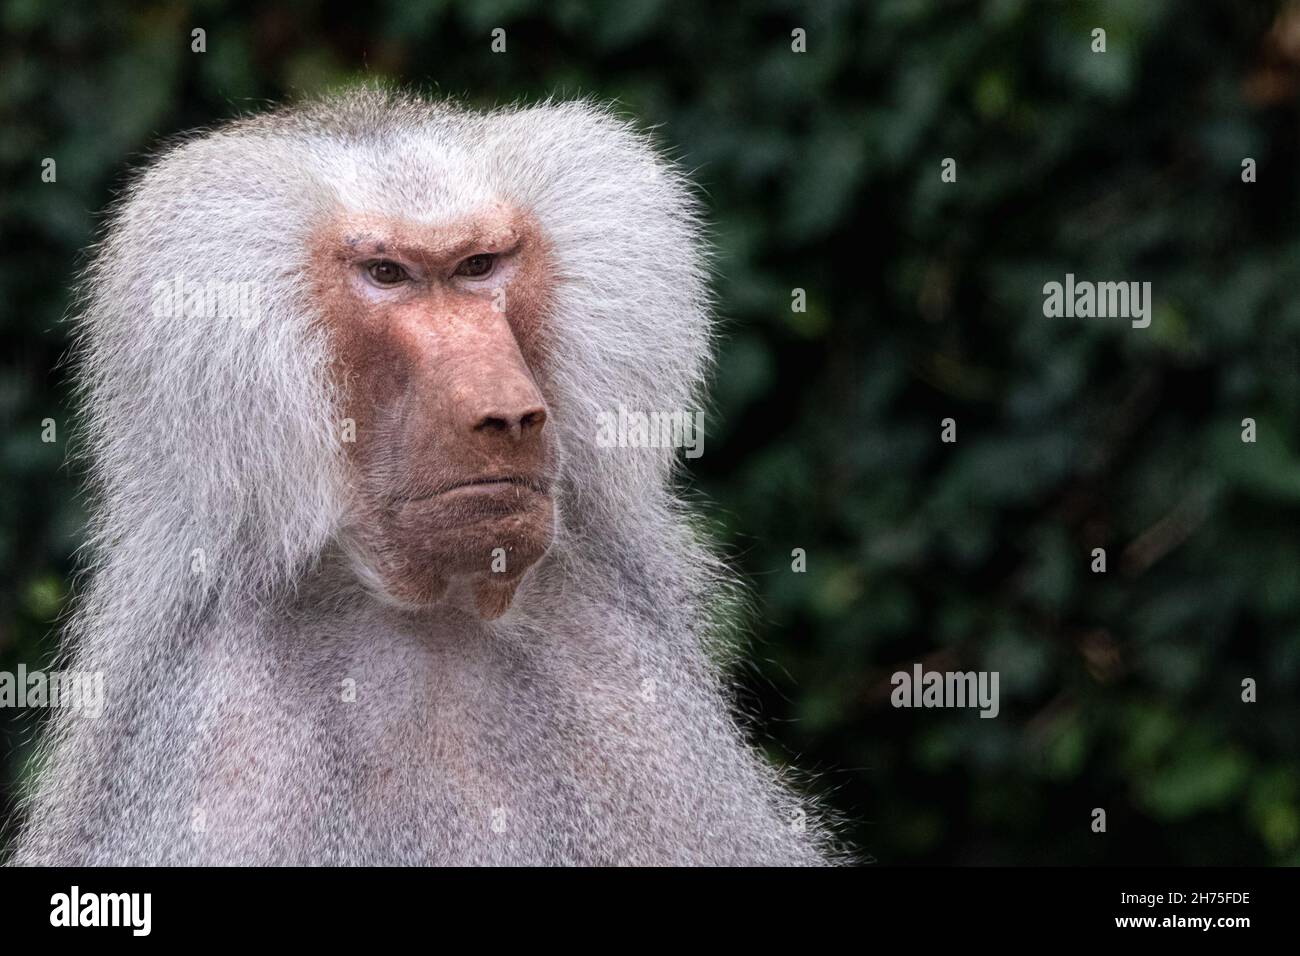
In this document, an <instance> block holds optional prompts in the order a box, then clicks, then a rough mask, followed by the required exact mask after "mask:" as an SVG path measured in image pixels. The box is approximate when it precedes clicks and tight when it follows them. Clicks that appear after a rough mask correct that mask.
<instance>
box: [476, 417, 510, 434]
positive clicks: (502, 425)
mask: <svg viewBox="0 0 1300 956" xmlns="http://www.w3.org/2000/svg"><path fill="white" fill-rule="evenodd" d="M509 428H510V424H509V423H508V422H507V421H506V420H505V419H504V418H498V417H497V416H496V415H484V416H483V417H482V418H481V419H479V423H478V424H477V425H475V426H474V431H476V432H503V431H507V430H509Z"/></svg>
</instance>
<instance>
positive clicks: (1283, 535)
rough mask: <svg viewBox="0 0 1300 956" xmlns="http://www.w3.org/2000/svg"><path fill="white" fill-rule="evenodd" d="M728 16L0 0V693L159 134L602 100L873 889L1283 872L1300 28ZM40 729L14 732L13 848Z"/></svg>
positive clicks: (782, 704)
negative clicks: (713, 267)
mask: <svg viewBox="0 0 1300 956" xmlns="http://www.w3.org/2000/svg"><path fill="white" fill-rule="evenodd" d="M745 7H746V10H745V12H743V13H741V12H738V11H736V10H735V9H730V10H728V8H727V7H726V6H720V7H716V8H715V7H712V6H710V5H708V4H699V3H692V2H676V0H636V2H620V3H611V4H608V5H583V4H578V3H575V2H566V0H559V2H553V3H546V4H530V3H523V2H475V3H463V4H462V3H456V4H453V3H442V2H433V3H427V2H426V3H416V2H381V3H376V4H345V3H320V2H305V0H304V2H289V3H278V4H260V3H258V4H247V5H245V4H238V5H225V4H214V3H192V4H184V3H144V4H131V5H125V4H117V3H104V4H97V5H95V6H94V7H93V8H92V7H91V6H89V5H81V4H75V3H73V4H51V3H48V2H43V0H0V18H2V20H3V35H4V38H3V41H2V43H3V45H2V47H0V50H2V53H0V56H2V59H0V119H2V122H3V136H2V137H0V166H2V167H3V181H4V190H3V193H2V194H0V248H2V249H3V257H2V259H0V426H3V428H2V431H0V495H2V497H0V582H2V583H0V670H13V669H14V668H15V667H16V666H17V664H18V662H20V661H22V662H25V663H26V664H27V665H28V666H29V667H37V666H41V665H42V664H43V663H45V662H47V661H48V659H49V655H50V654H51V653H52V652H53V649H54V646H55V642H56V640H57V619H58V616H59V614H60V612H61V611H62V610H63V609H65V608H66V606H67V601H68V599H69V595H70V593H71V587H72V578H71V575H72V571H73V568H74V558H73V552H74V549H75V548H76V547H77V545H78V542H79V540H80V534H81V527H82V521H83V514H82V511H81V504H80V502H79V501H78V498H77V495H76V488H77V476H76V474H74V473H73V472H71V471H70V470H69V468H68V467H67V466H66V465H65V463H64V455H65V450H66V449H65V445H64V441H63V436H64V435H65V434H66V431H67V424H68V422H69V418H70V414H71V407H70V404H69V400H68V382H67V378H66V373H65V371H64V370H63V369H61V368H60V367H59V361H60V358H61V356H62V355H63V353H64V350H65V348H66V344H67V327H66V324H65V323H64V322H63V321H62V316H63V314H64V310H65V308H66V306H67V296H68V290H69V288H70V285H71V283H72V282H73V279H74V276H75V273H76V270H77V268H78V267H79V265H80V264H81V263H82V262H83V261H84V260H83V259H82V258H81V256H82V250H84V248H85V247H86V246H87V244H88V243H89V242H90V241H91V240H92V238H93V237H94V235H95V234H96V228H97V224H98V223H99V222H100V213H101V212H102V210H103V209H104V207H105V206H106V204H107V203H108V202H109V201H110V200H111V198H112V196H113V194H114V191H115V190H116V189H119V188H120V187H121V186H122V185H123V183H124V182H126V181H127V180H128V177H129V174H130V170H131V169H132V168H133V166H135V165H138V164H139V163H140V162H141V161H142V159H143V158H144V157H145V156H147V155H148V153H149V151H150V150H151V149H153V148H155V147H156V146H157V144H158V143H159V141H160V139H161V138H162V137H165V136H169V135H171V134H174V133H177V132H180V131H183V130H186V129H189V128H193V127H195V126H200V125H206V124H211V123H213V122H215V121H219V120H221V119H224V118H227V117H231V116H234V115H236V114H238V113H240V112H246V111H249V110H253V109H256V108H258V107H260V106H261V105H263V104H264V103H266V102H268V101H278V100H281V99H283V98H285V97H289V96H294V95H299V94H305V93H311V92H314V91H319V90H322V89H326V88H330V87H334V86H338V85H341V84H347V83H349V82H355V81H357V80H358V79H359V78H364V77H371V78H389V79H392V80H395V81H398V82H401V83H403V84H406V85H414V86H417V87H419V88H422V89H424V90H426V91H430V92H442V93H450V94H455V95H459V96H463V97H465V98H466V99H468V100H469V101H470V102H472V103H475V104H479V105H483V106H491V105H493V104H496V103H502V102H506V101H511V100H514V99H517V98H521V97H522V98H529V99H531V98H538V97H544V96H547V95H551V94H557V95H574V94H594V95H597V96H599V97H602V98H607V99H608V98H616V99H618V100H619V101H620V102H621V103H622V105H623V107H624V108H625V109H626V110H627V111H628V112H629V113H630V114H631V115H633V116H635V117H637V118H638V119H639V120H640V121H641V122H643V123H645V124H647V125H655V126H657V127H658V134H657V135H658V136H659V137H660V139H661V141H662V142H663V143H664V144H665V145H666V146H667V147H669V148H671V149H672V150H673V151H674V153H675V154H676V155H677V156H679V157H680V158H681V160H682V161H683V162H684V164H685V165H686V166H687V167H688V168H690V169H691V170H693V171H694V177H695V179H696V181H697V182H698V183H699V184H700V187H701V189H702V191H703V193H704V195H705V198H706V202H707V206H708V209H709V214H710V217H711V219H712V222H713V224H714V230H715V239H716V242H717V245H718V248H719V252H720V258H719V262H718V273H719V278H718V283H717V290H718V293H719V295H720V300H721V313H722V316H723V318H724V320H725V323H726V325H725V327H726V338H725V344H724V347H723V349H722V353H721V359H720V362H719V366H718V373H717V380H716V387H715V390H714V394H715V398H716V407H715V409H714V412H713V414H711V415H710V416H709V418H708V428H707V439H706V444H705V453H704V457H703V458H701V459H699V460H698V461H696V462H694V463H692V472H693V479H692V487H693V492H694V493H695V494H696V495H697V496H698V497H699V498H700V499H701V500H702V501H704V502H707V503H708V505H707V510H708V513H709V514H710V515H711V516H712V517H713V518H714V519H715V520H716V522H717V528H718V533H719V535H720V537H721V538H722V540H723V541H724V542H725V544H726V546H727V549H728V554H729V555H730V556H731V558H732V560H733V562H734V563H735V565H736V566H737V568H738V569H739V570H740V571H741V572H742V573H743V574H744V576H745V577H746V578H747V581H748V583H749V584H750V585H751V587H752V589H753V595H754V598H755V601H754V603H755V609H756V613H755V618H754V626H753V630H754V634H755V640H754V643H753V647H752V654H751V660H752V663H751V664H750V665H749V666H747V667H746V668H745V669H744V671H743V673H742V674H741V678H742V681H743V684H744V693H743V700H744V704H745V706H746V707H747V708H748V709H750V710H751V711H753V712H754V714H755V720H756V729H757V730H758V732H759V735H760V737H761V739H762V740H763V741H764V743H765V745H766V746H768V747H769V749H770V750H771V752H772V753H773V755H774V756H776V757H778V758H780V759H788V760H793V761H794V762H796V763H797V764H798V765H800V766H801V767H804V768H806V769H809V770H813V771H815V772H816V773H817V775H818V776H817V780H816V783H815V784H814V786H815V788H816V789H817V790H819V791H820V792H821V793H823V794H824V795H825V797H826V799H827V801H828V802H829V803H830V804H831V805H832V806H833V807H835V808H837V809H838V810H839V811H840V812H842V813H843V814H844V815H845V817H846V818H847V820H848V835H849V836H850V837H851V838H852V839H853V840H854V841H855V842H856V843H857V844H858V845H859V846H860V847H861V848H862V849H863V851H864V852H865V854H867V855H868V856H869V857H871V858H874V859H876V860H879V861H881V862H885V863H1102V862H1107V863H1131V862H1146V863H1209V862H1227V863H1280V864H1288V863H1289V864H1296V863H1300V706H1298V697H1297V693H1298V692H1300V686H1298V685H1300V560H1297V558H1298V555H1297V539H1298V538H1300V535H1297V520H1298V519H1300V438H1298V433H1300V429H1298V426H1300V374H1298V372H1300V295H1297V292H1296V290H1297V287H1298V285H1300V228H1298V227H1297V213H1300V190H1298V188H1297V182H1298V180H1297V171H1298V170H1300V135H1298V134H1300V123H1298V120H1300V109H1298V108H1297V107H1298V100H1297V96H1298V95H1300V10H1297V8H1296V6H1295V5H1294V4H1290V5H1278V4H1269V3H1242V2H1232V3H1228V2H1225V3H1208V2H1207V3H1201V2H1195V3H1193V2H1186V3H1175V2H1155V0H1140V2H1139V0H1131V2H1114V3H1100V2H1061V3H1048V2H1042V3H1032V2H1015V0H1002V2H985V3H924V2H915V0H907V2H904V0H879V2H877V0H873V2H870V3H868V2H865V0H858V2H846V0H827V2H822V3H807V4H797V3H781V2H753V3H748V4H746V5H745ZM498 26H499V27H504V28H505V29H506V31H507V52H506V53H504V54H495V55H494V54H493V53H492V52H490V31H491V30H492V29H493V28H494V27H498ZM195 27H202V28H204V29H205V30H206V31H207V52H206V53H202V54H197V53H192V52H191V51H190V31H191V30H192V29H193V28H195ZM796 27H801V28H803V29H805V30H806V31H807V36H808V41H807V44H808V45H807V53H805V54H796V53H793V52H791V47H790V43H791V39H790V32H791V30H792V29H794V28H796ZM1096 27H1101V28H1104V29H1105V30H1106V33H1107V52H1105V53H1104V54H1099V53H1093V52H1092V50H1091V43H1092V37H1091V31H1092V30H1093V29H1094V28H1096ZM47 156H49V157H53V158H55V159H56V160H57V162H58V181H57V183H54V184H45V183H42V182H41V180H40V172H41V166H40V162H41V159H42V158H44V157H47ZM944 157H953V158H955V159H956V160H957V164H958V181H957V182H956V183H953V184H944V183H941V182H940V176H939V173H940V162H941V160H942V159H943V158H944ZM1244 157H1252V158H1254V159H1255V160H1256V161H1257V164H1258V182H1256V183H1253V184H1247V183H1243V182H1242V180H1241V162H1242V159H1243V158H1244ZM1066 272H1074V273H1075V274H1076V275H1077V276H1078V277H1079V278H1081V279H1095V280H1138V281H1143V280H1145V281H1150V282H1151V283H1152V284H1153V288H1154V295H1155V300H1156V302H1155V313H1154V319H1153V322H1152V325H1151V327H1150V328H1147V329H1133V328H1131V327H1130V326H1129V323H1128V322H1127V321H1126V320H1123V319H1109V320H1107V319H1047V318H1044V316H1043V314H1042V286H1043V283H1044V282H1047V281H1051V280H1061V279H1062V278H1063V277H1064V274H1065V273H1066ZM794 288H803V289H805V290H806V291H807V296H808V309H807V312H806V313H796V312H792V311H791V308H790V301H791V290H792V289H794ZM46 417H53V418H55V419H56V420H57V421H58V423H59V427H60V440H59V442H58V443H57V444H43V443H41V441H40V430H41V426H40V422H41V420H42V419H43V418H46ZM945 417H952V418H954V419H956V421H957V423H958V426H957V427H958V441H957V443H956V444H943V443H941V442H940V441H939V435H940V421H941V419H943V418H945ZM1245 417H1252V418H1254V419H1255V420H1256V421H1257V422H1258V428H1259V439H1258V441H1257V442H1256V443H1255V444H1245V443H1243V442H1242V441H1241V420H1242V419H1243V418H1245ZM796 547H801V548H804V549H806V551H807V555H808V570H807V572H806V573H804V574H796V573H792V571H791V569H790V552H791V549H792V548H796ZM1095 547H1104V548H1105V549H1106V551H1107V560H1108V571H1107V572H1106V573H1105V574H1094V573H1092V572H1091V571H1090V569H1089V563H1090V561H1091V553H1090V552H1091V550H1092V549H1093V548H1095ZM915 661H924V662H925V664H926V666H927V667H930V668H937V669H986V670H996V671H998V672H999V673H1000V675H1001V705H1002V714H1001V716H1000V717H999V718H998V719H996V720H982V719H979V718H978V717H977V715H976V713H975V712H974V711H959V710H930V711H925V710H921V711H917V710H895V709H893V708H891V707H890V706H889V700H888V695H889V691H890V684H889V677H890V674H891V673H892V672H894V671H895V670H897V669H910V667H911V665H912V663H913V662H915ZM1246 677H1250V678H1253V679H1255V680H1256V681H1257V682H1258V687H1259V691H1258V693H1259V699H1258V702H1257V703H1253V704H1251V703H1243V702H1242V701H1241V681H1242V679H1243V678H1246ZM38 727H39V716H38V715H34V714H30V713H27V714H24V713H19V712H15V711H14V710H12V709H10V710H0V820H3V818H4V817H5V816H10V815H11V814H12V809H13V801H14V797H15V795H16V792H17V787H18V786H19V785H20V783H21V780H22V779H23V776H24V774H25V773H26V772H28V769H29V764H28V760H29V757H30V754H31V741H32V738H33V736H34V733H35V731H36V730H37V729H38ZM1094 807H1102V808H1105V809H1106V810H1107V813H1108V832H1107V833H1106V834H1104V835H1098V834H1094V833H1092V832H1091V830H1090V827H1089V824H1090V822H1091V817H1090V813H1091V810H1092V808H1094Z"/></svg>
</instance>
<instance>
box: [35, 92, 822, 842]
mask: <svg viewBox="0 0 1300 956" xmlns="http://www.w3.org/2000/svg"><path fill="white" fill-rule="evenodd" d="M707 256H708V253H707V249H706V247H705V244H704V242H703V241H702V238H701V224H700V214H699V208H698V205H697V201H696V200H695V199H694V198H693V194H692V192H691V190H690V188H689V186H688V184H687V182H686V180H685V178H684V177H683V175H682V174H681V173H680V172H679V171H678V170H677V168H676V167H675V165H674V164H673V163H671V162H669V161H667V160H665V159H664V158H663V157H662V156H661V155H660V154H659V153H658V152H657V150H656V149H655V147H654V146H653V145H652V143H651V141H650V140H649V138H648V137H647V136H646V135H645V134H644V133H642V132H639V131H638V130H637V129H636V128H635V127H634V126H633V125H631V124H629V123H628V122H626V121H624V120H621V119H620V118H618V117H617V116H616V115H615V114H614V113H613V112H611V111H610V110H609V109H608V108H605V107H602V106H600V105H597V104H592V103H589V102H549V103H546V104H543V105H534V106H519V107H511V108H505V109H499V110H494V111H490V112H477V111H474V110H471V109H467V108H465V107H462V106H459V105H456V104H453V103H447V102H433V101H428V100H425V99H423V98H420V97H416V96H410V95H405V94H400V93H395V92H392V91H382V90H378V89H374V88H366V89H361V90H355V91H351V92H348V93H345V94H339V95H335V96H333V97H329V98H324V99H320V100H316V101H312V102H309V103H306V104H302V105H297V106H293V107H288V108H284V109H281V110H278V111H272V112H269V113H266V114H263V115H259V116H254V117H251V118H245V119H242V120H238V121H236V122H233V123H232V124H230V125H227V126H224V127H221V128H218V129H216V130H214V131H209V132H206V133H203V134H200V135H197V136H195V137H193V138H190V139H189V140H188V141H184V142H181V143H178V144H174V145H172V146H171V147H170V148H168V149H167V150H165V151H164V152H163V153H162V154H161V155H160V157H159V158H158V159H157V160H156V161H155V162H153V163H152V164H151V165H150V166H149V167H148V168H147V170H146V171H144V172H143V173H142V175H140V176H139V177H138V179H137V180H136V181H135V183H134V185H132V186H131V187H130V188H129V189H128V190H127V192H126V193H125V195H124V196H123V197H122V199H121V201H120V202H119V204H118V205H117V206H116V208H115V210H114V212H113V214H112V216H111V219H110V222H109V224H108V228H107V230H106V233H105V236H104V239H103V241H102V243H101V244H100V246H99V247H98V249H97V250H96V252H95V255H94V257H93V261H92V263H91V265H90V266H89V267H88V269H87V271H86V274H85V279H84V283H83V288H82V292H81V295H80V296H79V298H78V300H77V305H76V307H75V309H74V317H75V322H76V332H75V337H74V354H75V355H76V365H75V368H76V374H77V381H78V383H79V395H80V397H81V400H82V406H83V409H84V411H83V417H82V425H81V434H82V436H83V437H82V454H84V455H85V457H86V460H87V470H88V475H89V480H90V484H91V492H92V498H91V500H92V503H93V508H92V517H91V529H90V540H89V544H88V546H87V555H88V557H87V559H86V561H87V564H88V568H87V570H88V571H89V575H88V580H87V584H86V586H85V588H84V593H83V594H82V597H81V598H80V603H79V605H78V607H77V609H76V611H75V614H74V617H73V618H72V620H71V621H70V623H69V628H68V630H69V633H68V648H67V650H66V654H65V660H64V666H66V667H68V668H75V669H77V670H80V671H91V672H94V671H100V672H102V673H103V674H104V687H105V704H104V713H103V715H102V716H101V717H100V718H99V719H95V720H91V719H86V718H84V717H81V718H79V717H77V716H74V715H67V716H60V717H57V718H56V719H55V720H54V721H53V724H52V726H51V728H50V730H49V734H48V739H47V741H46V742H45V744H44V746H43V748H42V759H43V762H42V769H41V771H40V773H39V774H38V782H37V784H36V785H35V788H34V792H33V794H32V796H31V798H30V800H29V805H28V818H27V823H26V825H25V827H24V828H23V831H22V832H21V833H20V834H19V839H18V843H17V849H16V851H15V856H14V860H15V861H16V862H19V863H23V864H91V865H97V864H128V865H134V864H162V865H172V864H241V865H242V864H287V865H299V864H325V865H333V864H398V865H426V864H453V865H460V864H510V865H546V864H593V865H608V864H632V865H646V864H651V865H659V864H664V865H678V864H710V865H713V864H716V865H731V864H778V865H786V864H821V863H826V862H836V861H839V860H840V859H841V858H842V857H841V851H840V850H839V848H838V845H837V843H836V841H835V839H834V837H833V836H832V832H831V831H832V828H831V827H829V826H828V825H827V824H826V823H825V822H823V818H822V817H821V816H820V815H819V814H818V813H817V812H816V811H815V807H814V806H812V805H811V804H810V803H809V801H808V800H806V799H804V798H802V797H800V796H798V795H796V793H795V791H794V790H793V789H792V788H791V787H790V786H788V784H787V782H786V780H785V775H784V773H783V772H780V771H777V770H774V769H772V768H771V767H770V765H769V764H768V763H767V762H766V761H765V760H764V759H762V758H761V757H760V756H759V754H758V753H757V752H756V751H755V750H754V749H753V748H752V747H751V745H750V744H749V743H747V742H746V739H745V735H744V731H743V724H742V722H740V721H739V720H738V717H737V712H736V709H735V704H734V701H733V700H732V690H731V687H730V685H729V682H728V679H727V676H726V675H727V674H728V673H729V669H728V656H727V650H726V648H727V646H729V644H728V642H727V641H724V640H722V639H720V636H719V635H721V634H723V633H724V632H725V630H726V629H725V627H724V625H725V623H726V622H725V619H726V617H727V615H728V614H730V613H731V611H732V609H733V608H734V606H735V605H734V602H733V601H732V600H731V599H730V595H732V594H733V593H734V588H733V585H732V583H731V581H730V579H729V577H728V574H727V572H726V570H725V569H724V568H723V567H722V565H721V564H720V563H719V561H718V560H717V559H716V558H715V557H714V556H713V554H712V553H711V551H710V549H709V547H708V546H707V544H706V543H705V536H704V535H702V534H701V532H700V530H699V527H698V524H697V523H696V522H695V521H694V520H693V519H692V516H691V513H690V511H689V510H688V509H687V508H686V507H685V506H684V505H683V502H682V501H681V500H680V498H679V496H678V494H677V492H675V490H674V485H675V482H676V474H675V469H676V467H677V465H676V462H677V458H676V456H675V455H674V452H673V450H672V449H668V448H659V447H632V448H625V447H615V448H609V447H601V446H600V444H599V443H598V442H597V441H596V440H595V436H596V431H597V429H596V424H595V423H596V421H597V417H598V415H600V414H601V413H602V412H605V411H608V410H611V409H618V408H619V407H620V406H626V407H628V408H636V409H647V410H651V409H653V410H670V411H671V410H678V409H689V408H695V407H698V406H699V403H700V402H701V401H702V400H703V395H702V382H703V381H704V379H705V378H706V376H707V373H708V371H709V365H710V361H711V359H710V354H711V350H712V328H711V320H710V308H711V303H710V300H709V295H708V292H707V278H708V272H709V264H708V258H707ZM214 288H215V289H216V290H217V291H218V293H221V292H222V290H225V294H218V295H216V296H215V298H214V296H213V295H212V294H211V291H212V290H213V289H214ZM230 290H238V294H235V293H233V292H231V291H230ZM214 301H215V303H216V305H215V306H214V305H213V303H214ZM232 303H237V307H236V306H233V305H232ZM250 304H251V306H252V307H251V308H250V307H248V306H250Z"/></svg>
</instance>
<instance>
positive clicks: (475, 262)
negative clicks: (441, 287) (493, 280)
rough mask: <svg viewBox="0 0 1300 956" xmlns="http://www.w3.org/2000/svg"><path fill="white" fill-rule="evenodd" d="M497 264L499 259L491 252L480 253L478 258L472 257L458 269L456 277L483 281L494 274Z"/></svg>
mask: <svg viewBox="0 0 1300 956" xmlns="http://www.w3.org/2000/svg"><path fill="white" fill-rule="evenodd" d="M496 264H497V257H496V256H494V255H493V254H492V253H490V252H480V253H479V254H478V255H476V256H470V257H469V258H468V259H466V260H465V261H464V262H462V263H461V264H460V265H458V266H457V267H456V275H458V276H466V277H468V278H470V279H481V278H483V277H484V276H485V275H488V274H489V273H491V272H492V269H493V268H494V267H495V266H496Z"/></svg>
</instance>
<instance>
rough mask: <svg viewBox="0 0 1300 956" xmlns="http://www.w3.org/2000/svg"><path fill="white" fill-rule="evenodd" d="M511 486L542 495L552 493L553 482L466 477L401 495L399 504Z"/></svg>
mask: <svg viewBox="0 0 1300 956" xmlns="http://www.w3.org/2000/svg"><path fill="white" fill-rule="evenodd" d="M511 487H515V488H525V489H527V490H529V491H535V492H537V493H538V494H542V495H546V494H550V491H551V483H550V482H549V481H547V480H544V479H541V478H536V477H531V476H527V475H483V476H480V477H477V478H465V479H463V480H461V481H453V482H448V483H447V484H444V485H439V486H438V487H437V488H435V489H433V490H432V491H429V492H417V493H416V494H412V495H401V496H399V497H398V499H397V501H398V503H399V504H410V503H412V502H419V501H429V500H430V499H433V498H439V497H442V496H443V495H447V494H451V493H453V492H463V493H466V494H492V493H497V492H501V491H505V490H506V489H508V488H511Z"/></svg>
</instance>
